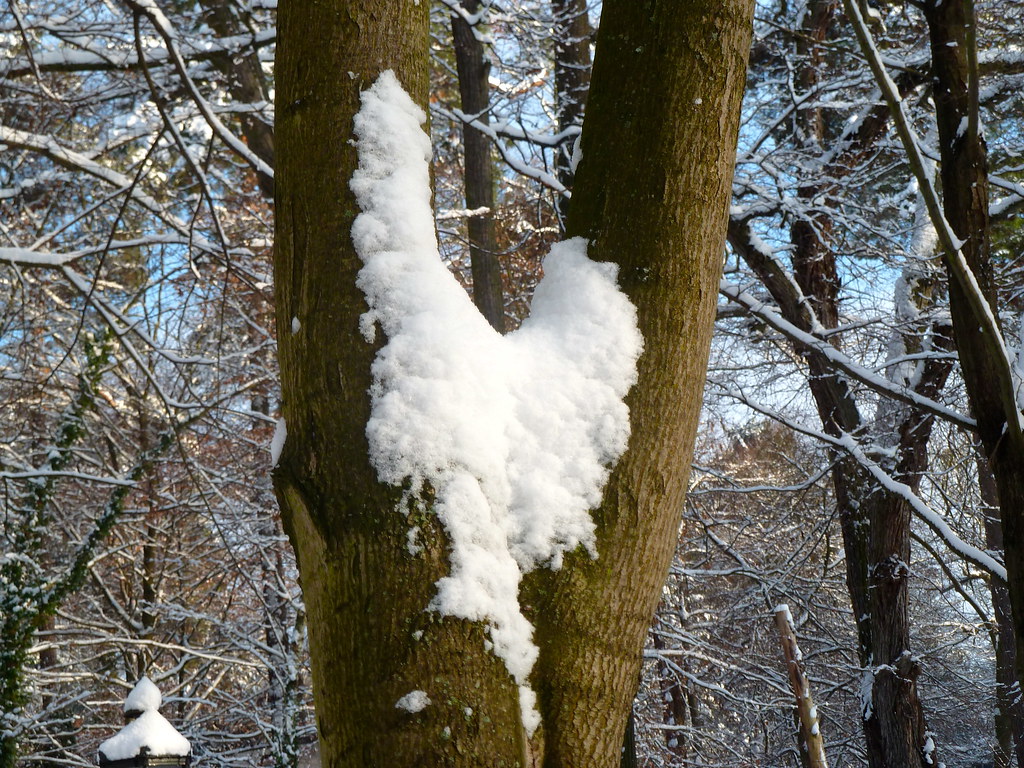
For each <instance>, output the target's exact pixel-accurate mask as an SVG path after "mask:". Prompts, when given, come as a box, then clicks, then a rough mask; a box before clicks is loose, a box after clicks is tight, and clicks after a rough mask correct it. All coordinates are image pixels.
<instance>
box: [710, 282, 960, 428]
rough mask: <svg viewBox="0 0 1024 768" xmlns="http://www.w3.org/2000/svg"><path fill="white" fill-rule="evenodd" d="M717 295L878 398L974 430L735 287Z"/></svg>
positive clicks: (729, 286)
mask: <svg viewBox="0 0 1024 768" xmlns="http://www.w3.org/2000/svg"><path fill="white" fill-rule="evenodd" d="M718 291H719V293H721V294H722V295H723V296H725V297H726V298H727V299H729V300H730V301H732V302H734V303H736V304H739V305H740V306H742V307H744V308H745V309H747V310H748V311H749V312H750V313H751V314H752V315H754V316H756V317H758V318H759V319H761V320H763V321H764V322H765V323H767V324H768V325H770V326H771V327H772V328H774V329H775V330H777V331H778V332H779V333H781V334H782V335H784V336H785V337H786V338H788V339H790V340H791V341H794V342H796V343H797V344H800V345H802V346H804V347H807V348H809V349H813V350H814V351H815V352H817V353H818V354H820V355H821V356H822V357H824V358H825V359H826V360H827V361H828V363H829V364H830V365H831V366H832V367H833V368H835V369H836V370H839V371H842V372H843V373H845V374H846V375H848V376H849V377H850V378H851V379H854V380H855V381H859V382H860V383H862V384H864V385H865V386H867V387H870V388H871V389H873V390H874V391H876V392H878V393H880V394H883V395H887V396H889V397H893V398H895V399H897V400H900V401H901V402H904V403H907V404H908V405H913V406H916V407H918V408H920V409H922V410H923V411H926V412H928V413H931V414H933V415H935V416H937V417H939V418H940V419H943V420H944V421H948V422H950V423H951V424H956V425H957V426H959V427H963V428H964V429H969V430H974V429H975V428H976V427H977V422H975V421H974V419H971V418H970V417H968V416H964V415H963V414H961V413H958V412H957V411H955V410H953V409H952V408H949V407H947V406H945V405H943V404H942V403H939V402H936V401H935V400H932V399H930V398H927V397H925V396H923V395H920V394H918V393H917V392H914V391H913V390H912V389H909V388H908V387H901V386H900V385H898V384H896V383H894V382H892V381H890V380H889V379H887V378H885V377H883V376H879V375H878V374H876V373H874V372H872V371H870V370H868V369H867V368H865V367H864V366H862V365H859V364H858V363H856V362H855V361H853V360H851V359H850V358H849V357H848V356H847V355H845V354H843V353H842V352H840V351H839V350H838V349H836V348H835V347H833V346H832V345H831V344H829V343H828V342H827V341H825V340H823V339H821V338H819V337H817V336H815V335H814V334H810V333H807V332H805V331H802V330H800V329H799V328H797V327H796V326H795V325H793V324H792V323H790V322H788V321H787V320H785V319H784V318H783V317H782V316H781V315H779V314H778V313H777V312H775V311H774V310H773V309H772V308H771V307H770V306H768V305H767V304H765V303H764V302H763V301H761V300H759V299H757V298H755V297H754V296H751V295H750V294H749V293H747V292H746V291H742V290H740V288H739V287H738V286H736V285H733V284H732V283H730V282H728V281H727V280H722V281H721V283H720V284H719V287H718Z"/></svg>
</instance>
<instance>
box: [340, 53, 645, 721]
mask: <svg viewBox="0 0 1024 768" xmlns="http://www.w3.org/2000/svg"><path fill="white" fill-rule="evenodd" d="M425 119H426V118H425V115H424V113H423V111H422V110H421V109H420V108H419V107H417V106H416V105H415V104H414V103H413V101H412V100H411V99H410V98H409V97H408V95H407V94H406V93H405V92H404V90H403V89H402V87H401V85H400V84H399V83H398V80H397V78H396V77H395V76H394V74H393V73H391V72H390V71H389V72H385V73H384V74H382V75H381V76H380V78H379V79H378V80H377V82H376V83H375V84H374V85H373V86H372V87H371V88H370V89H368V90H367V91H365V92H364V93H363V95H362V108H361V109H360V112H359V114H358V115H357V116H356V119H355V132H356V137H357V147H358V150H359V169H358V170H357V172H356V173H355V175H354V176H353V178H352V182H351V184H352V189H353V191H354V192H355V194H356V197H357V199H358V202H359V207H360V209H361V210H362V214H361V215H359V216H358V217H357V218H356V221H355V223H354V225H353V227H352V238H353V241H354V243H355V247H356V250H357V252H358V253H359V256H360V258H361V259H362V260H363V263H364V267H363V269H362V270H361V271H360V273H359V278H358V285H359V287H360V288H361V289H362V290H363V292H364V293H365V294H366V298H367V302H368V305H369V311H368V312H366V314H365V315H364V316H363V318H362V325H361V328H362V332H363V334H364V335H365V336H366V338H367V339H372V338H373V336H374V334H375V332H376V328H378V327H379V328H380V329H381V330H383V332H384V334H385V336H386V337H387V344H386V345H385V346H384V347H383V348H382V349H381V350H380V352H379V353H378V355H377V358H376V360H375V362H374V364H373V385H372V389H371V397H372V413H371V417H370V420H369V423H368V424H367V437H368V438H369V443H370V453H371V460H372V462H373V465H374V467H375V468H376V470H377V473H378V476H379V477H380V479H381V480H382V481H384V482H387V483H391V484H393V485H402V484H406V483H407V484H408V486H407V487H409V488H411V490H410V498H414V497H415V496H416V494H417V493H418V492H419V491H420V490H421V489H423V488H424V487H425V486H428V485H429V487H430V488H432V489H433V490H434V492H435V494H436V498H435V501H434V503H433V506H432V509H433V511H434V512H435V513H436V514H437V516H438V518H439V519H440V520H441V522H442V523H443V525H444V526H445V529H446V531H447V533H448V536H449V539H450V541H451V555H450V560H451V570H450V573H449V575H448V576H446V577H444V578H442V579H441V580H440V581H439V582H438V584H437V587H438V590H437V595H436V597H435V598H434V600H433V602H432V603H431V604H430V606H429V607H430V608H432V609H434V610H436V611H438V612H440V613H443V614H446V615H450V616H457V617H462V618H466V619H470V620H476V621H484V622H486V623H487V625H488V627H489V631H490V638H491V641H492V642H493V648H494V652H495V653H496V654H497V655H498V656H499V657H500V658H501V659H502V660H503V661H504V662H505V665H506V667H507V668H508V670H509V672H510V673H511V674H512V676H513V678H514V679H515V681H516V682H517V684H518V685H519V686H520V702H521V705H522V708H523V717H524V723H525V724H526V726H527V729H528V730H530V731H532V730H533V729H534V728H536V726H537V725H538V724H539V715H538V714H537V712H536V708H535V705H534V702H535V696H534V694H533V691H532V690H530V689H529V687H528V677H529V674H530V671H531V669H532V668H533V664H534V662H535V660H536V657H537V648H536V646H535V645H534V644H533V640H532V635H533V627H532V626H531V625H530V624H529V622H528V621H527V620H526V618H525V617H524V616H523V614H522V611H521V610H520V606H519V601H518V591H519V582H520V579H521V577H522V574H523V573H524V572H526V571H529V570H531V569H533V568H536V567H538V566H540V565H548V566H551V567H554V568H557V567H560V565H561V563H562V558H563V556H564V554H565V553H566V552H569V551H571V550H573V549H575V548H577V547H579V546H580V545H582V546H583V547H585V548H586V550H587V551H589V552H590V554H591V555H592V556H595V557H596V556H597V552H596V548H595V538H594V523H593V521H592V520H591V517H590V513H589V510H590V509H591V508H593V507H595V506H596V505H598V504H599V502H600V500H601V491H602V487H603V485H604V483H605V481H606V480H607V477H608V473H609V469H608V467H609V466H610V465H611V464H612V463H613V462H614V461H615V460H616V459H618V457H619V456H620V455H621V454H622V452H623V451H624V450H625V448H626V441H627V439H628V436H629V412H628V409H627V408H626V405H625V404H624V403H623V398H624V397H625V395H626V393H627V392H628V391H629V388H630V387H631V386H632V385H633V383H634V381H635V379H636V360H637V358H638V356H639V354H640V351H641V349H642V339H641V336H640V333H639V331H638V330H637V324H636V312H635V309H634V307H633V306H632V304H631V303H630V302H629V300H628V299H627V298H626V296H625V295H624V294H623V293H622V292H621V291H620V290H619V289H618V286H617V284H616V267H615V266H614V265H612V264H603V263H596V262H593V261H591V260H590V259H588V258H587V253H586V251H587V243H586V242H585V241H584V240H582V239H574V240H569V241H567V242H564V243H560V244H559V245H556V246H555V247H554V248H553V249H552V251H551V254H550V255H549V256H548V257H547V259H546V260H545V262H544V272H545V276H544V279H543V280H542V281H541V283H540V285H539V286H538V287H537V291H536V293H535V296H534V300H533V306H532V310H531V316H530V318H529V319H528V320H526V321H525V322H524V323H523V325H522V327H521V328H520V329H519V330H517V331H515V332H514V333H510V334H509V335H507V336H501V335H499V334H498V333H497V332H495V331H494V330H493V329H492V328H491V327H490V325H488V323H487V321H486V320H484V318H483V316H481V315H480V313H479V312H478V311H477V309H476V308H475V307H474V306H473V303H472V301H471V300H470V298H469V297H468V296H467V294H466V292H465V290H463V288H462V287H461V286H460V285H459V284H458V283H457V281H456V280H455V279H454V278H453V277H452V275H451V274H450V273H449V271H448V269H447V268H446V267H445V265H444V264H443V263H442V261H441V259H440V257H439V255H438V248H437V241H436V239H435V235H434V221H433V216H432V213H431V208H430V203H431V194H430V179H429V161H430V140H429V138H428V136H427V135H426V134H425V133H424V132H423V130H422V128H421V127H420V126H421V125H422V124H423V123H424V122H425Z"/></svg>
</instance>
